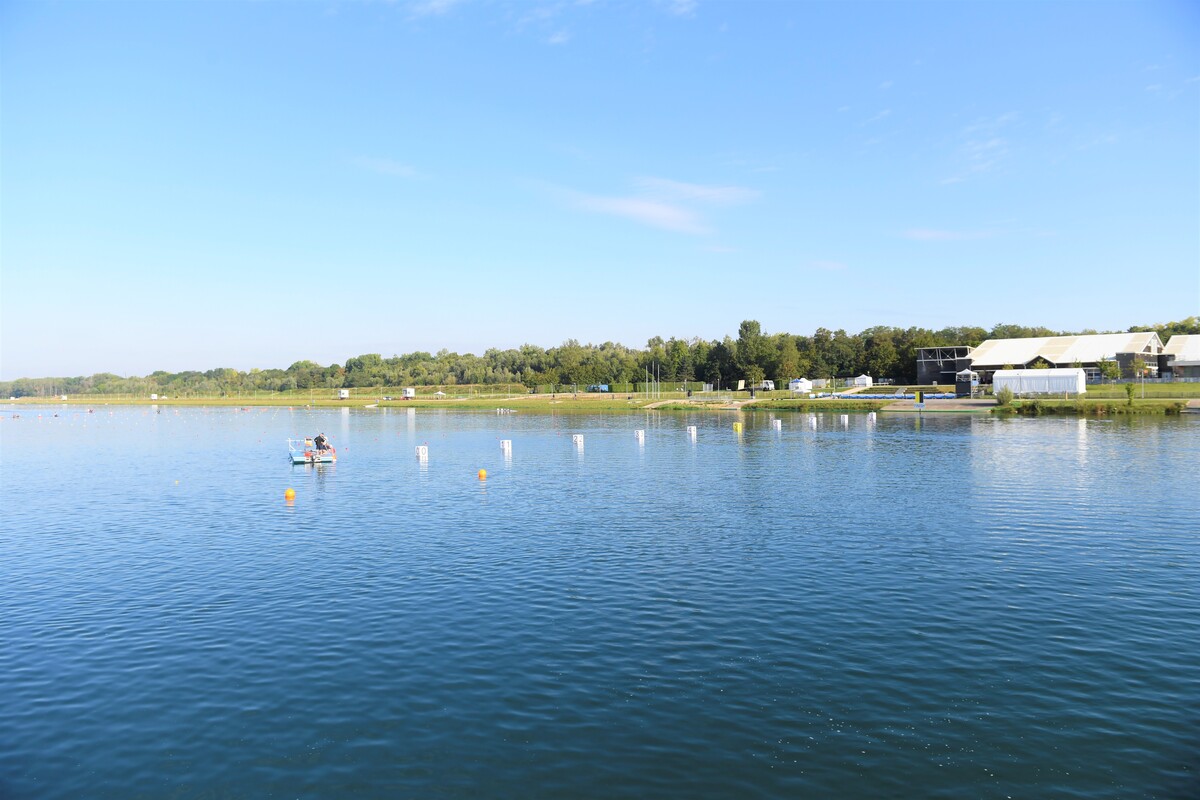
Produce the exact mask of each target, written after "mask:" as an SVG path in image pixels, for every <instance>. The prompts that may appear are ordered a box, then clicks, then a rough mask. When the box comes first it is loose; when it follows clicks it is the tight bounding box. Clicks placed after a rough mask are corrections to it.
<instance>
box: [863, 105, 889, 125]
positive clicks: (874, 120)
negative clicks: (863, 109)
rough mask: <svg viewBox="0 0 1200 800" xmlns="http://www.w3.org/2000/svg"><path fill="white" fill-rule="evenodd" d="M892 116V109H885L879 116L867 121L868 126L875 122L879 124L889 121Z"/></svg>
mask: <svg viewBox="0 0 1200 800" xmlns="http://www.w3.org/2000/svg"><path fill="white" fill-rule="evenodd" d="M891 115H892V110H891V109H890V108H885V109H884V110H883V111H880V112H879V113H878V114H876V115H875V116H873V117H871V118H870V119H869V120H867V122H866V124H867V125H870V124H871V123H873V122H879V121H880V120H884V119H887V118H888V117H890V116H891Z"/></svg>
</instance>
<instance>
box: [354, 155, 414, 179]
mask: <svg viewBox="0 0 1200 800" xmlns="http://www.w3.org/2000/svg"><path fill="white" fill-rule="evenodd" d="M354 164H355V165H356V166H359V167H362V168H363V169H366V170H370V171H371V172H377V173H379V174H380V175H392V176H394V177H397V178H415V177H416V176H417V171H416V170H415V169H413V168H412V167H410V166H409V165H408V164H401V163H400V162H399V161H392V160H391V159H390V158H356V159H354Z"/></svg>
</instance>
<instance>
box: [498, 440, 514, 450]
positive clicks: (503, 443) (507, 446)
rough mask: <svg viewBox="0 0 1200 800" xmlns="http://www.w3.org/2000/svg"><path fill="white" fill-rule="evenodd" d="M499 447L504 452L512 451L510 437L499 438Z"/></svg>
mask: <svg viewBox="0 0 1200 800" xmlns="http://www.w3.org/2000/svg"><path fill="white" fill-rule="evenodd" d="M500 449H501V450H503V451H504V452H506V453H511V452H512V439H501V440H500Z"/></svg>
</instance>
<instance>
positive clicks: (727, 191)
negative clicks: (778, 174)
mask: <svg viewBox="0 0 1200 800" xmlns="http://www.w3.org/2000/svg"><path fill="white" fill-rule="evenodd" d="M635 184H636V185H637V186H638V187H639V188H641V189H642V191H643V192H645V193H646V194H648V195H651V196H653V197H657V198H660V199H664V200H674V201H680V202H700V203H708V204H711V205H720V206H729V205H738V204H741V203H748V202H750V201H751V200H754V199H755V198H757V197H758V194H759V193H758V192H757V191H755V190H754V189H747V188H745V187H744V186H704V185H702V184H699V183H685V182H683V181H673V180H670V179H668V178H638V179H637V180H636V181H635Z"/></svg>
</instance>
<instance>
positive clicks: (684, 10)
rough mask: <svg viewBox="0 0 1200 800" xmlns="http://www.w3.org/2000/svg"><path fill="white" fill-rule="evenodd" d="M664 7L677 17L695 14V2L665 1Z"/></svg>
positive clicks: (685, 0) (687, 0)
mask: <svg viewBox="0 0 1200 800" xmlns="http://www.w3.org/2000/svg"><path fill="white" fill-rule="evenodd" d="M664 5H665V6H666V7H667V11H669V12H670V13H672V14H674V15H675V16H677V17H690V16H691V15H692V14H694V13H696V0H666V2H665V3H664Z"/></svg>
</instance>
